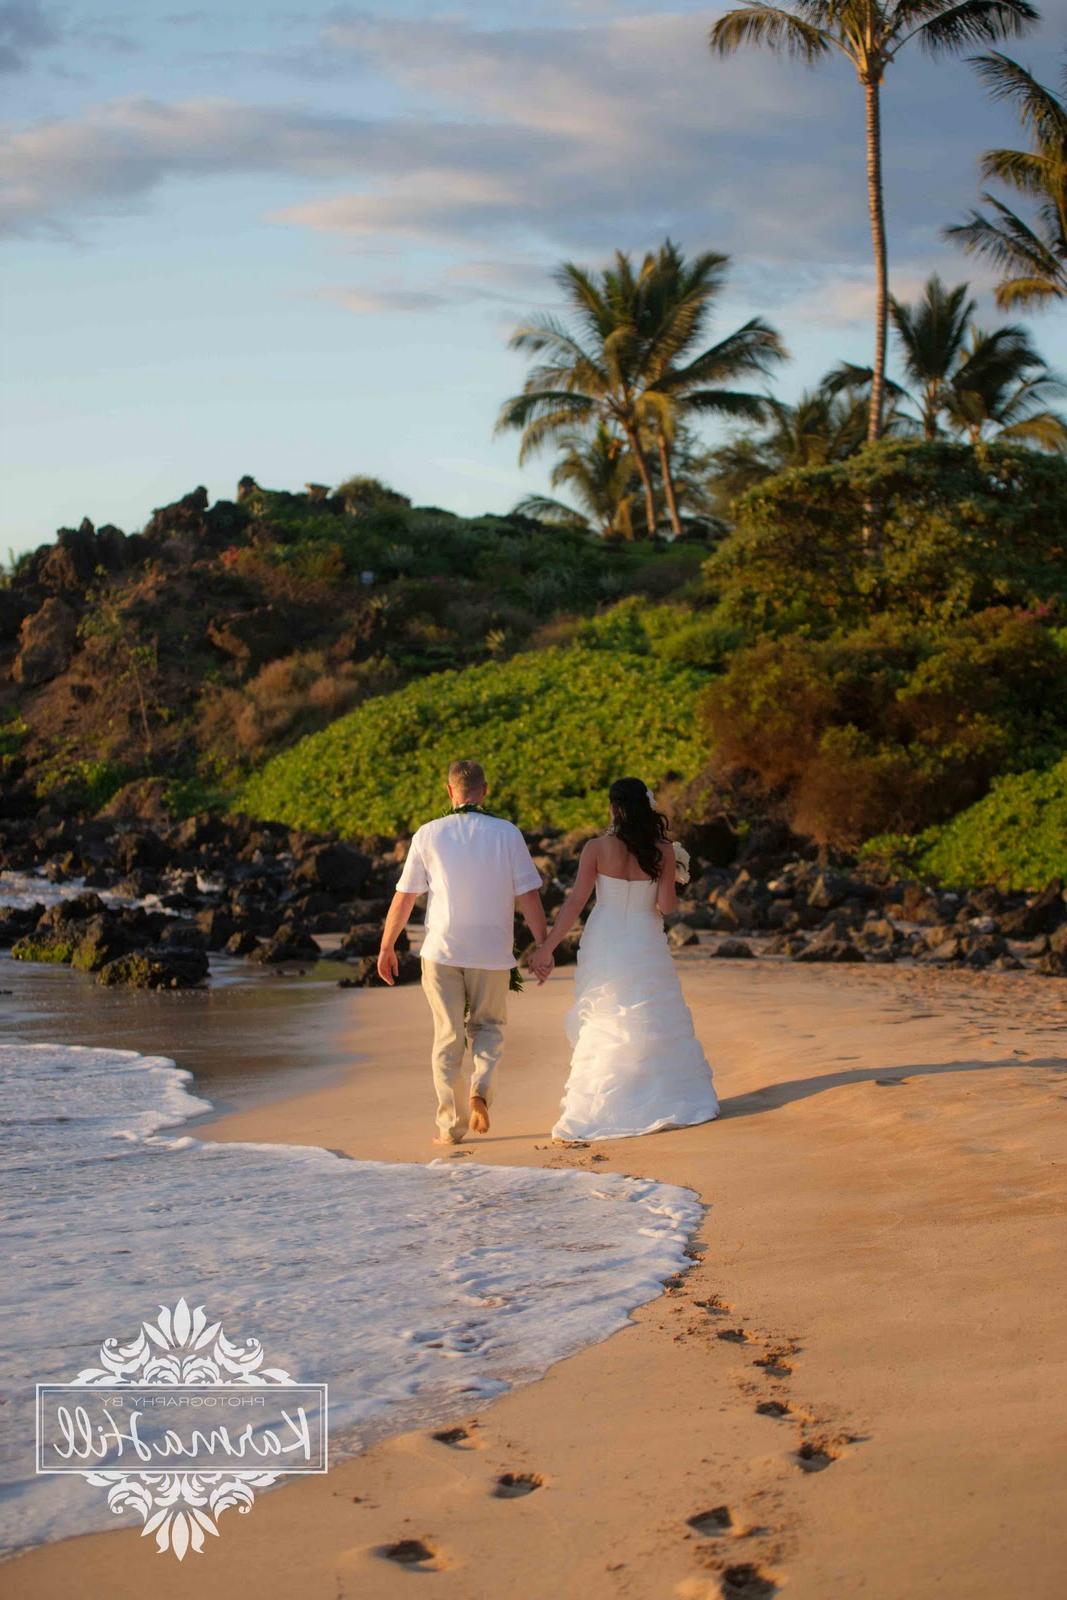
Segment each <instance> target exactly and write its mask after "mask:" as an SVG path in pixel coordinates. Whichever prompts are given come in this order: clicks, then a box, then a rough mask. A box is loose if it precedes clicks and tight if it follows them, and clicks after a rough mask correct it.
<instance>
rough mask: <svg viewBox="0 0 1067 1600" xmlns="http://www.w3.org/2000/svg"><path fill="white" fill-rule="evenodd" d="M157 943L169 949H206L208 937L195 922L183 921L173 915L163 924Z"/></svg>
mask: <svg viewBox="0 0 1067 1600" xmlns="http://www.w3.org/2000/svg"><path fill="white" fill-rule="evenodd" d="M156 943H157V944H158V945H162V946H164V947H165V948H166V949H168V950H206V949H207V938H206V936H205V934H204V933H203V931H202V930H201V929H200V928H198V927H197V926H196V924H195V922H183V921H182V920H181V919H180V918H179V917H173V918H171V919H170V920H169V921H167V922H165V923H164V924H163V927H162V928H161V929H160V930H159V933H158V935H157V937H156Z"/></svg>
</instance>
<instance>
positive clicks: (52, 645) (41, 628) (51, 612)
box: [11, 595, 78, 689]
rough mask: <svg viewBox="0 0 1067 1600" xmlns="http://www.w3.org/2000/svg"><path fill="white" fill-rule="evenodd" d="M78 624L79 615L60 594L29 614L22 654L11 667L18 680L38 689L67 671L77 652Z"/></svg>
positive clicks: (24, 625)
mask: <svg viewBox="0 0 1067 1600" xmlns="http://www.w3.org/2000/svg"><path fill="white" fill-rule="evenodd" d="M77 627H78V619H77V615H76V614H75V612H74V611H73V610H72V608H71V607H70V606H69V605H68V604H67V602H66V601H65V600H61V599H60V598H59V597H58V596H56V595H53V596H51V597H50V598H49V599H47V600H46V601H45V603H44V605H43V606H42V607H41V609H40V610H39V611H35V612H34V613H33V614H32V616H29V617H26V618H25V619H24V620H23V623H22V627H21V629H20V630H19V653H18V655H17V656H16V657H15V664H14V666H13V667H12V669H11V675H12V677H13V678H14V679H15V681H16V683H22V684H25V685H26V687H27V688H28V689H29V688H35V687H36V686H37V684H39V683H48V682H50V680H51V679H52V678H58V676H59V674H60V673H61V672H65V671H66V669H67V667H69V665H70V659H71V656H72V655H73V654H74V641H75V638H76V635H77Z"/></svg>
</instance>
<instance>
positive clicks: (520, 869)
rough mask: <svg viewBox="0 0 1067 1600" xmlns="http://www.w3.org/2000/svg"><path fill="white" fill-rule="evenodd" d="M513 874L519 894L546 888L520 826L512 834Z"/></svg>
mask: <svg viewBox="0 0 1067 1600" xmlns="http://www.w3.org/2000/svg"><path fill="white" fill-rule="evenodd" d="M511 876H512V882H513V884H514V887H515V893H516V894H517V895H520V894H528V893H529V892H530V890H531V889H542V888H544V883H543V880H542V878H541V874H540V873H539V872H538V870H537V868H536V867H535V866H534V864H533V857H532V856H531V855H530V852H529V850H527V848H526V840H525V839H524V838H523V836H522V834H521V833H520V832H519V830H518V828H515V829H514V830H513V831H512V835H511Z"/></svg>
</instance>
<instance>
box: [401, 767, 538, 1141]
mask: <svg viewBox="0 0 1067 1600" xmlns="http://www.w3.org/2000/svg"><path fill="white" fill-rule="evenodd" d="M447 786H448V796H449V799H450V800H451V802H452V810H451V811H450V812H449V813H448V814H447V815H445V816H443V817H437V818H436V819H435V820H434V821H433V822H425V823H423V825H422V827H421V828H418V829H417V830H416V832H415V834H414V837H413V838H412V841H411V846H410V848H409V850H408V854H407V860H406V861H405V862H404V870H403V872H402V873H401V874H400V879H399V881H398V883H397V886H396V893H395V894H394V896H393V902H392V905H391V906H390V907H389V913H388V915H387V917H386V919H385V928H384V929H383V931H382V943H381V949H380V950H379V952H378V974H379V976H380V977H381V978H382V979H383V980H384V981H385V982H386V983H388V984H392V983H394V982H395V981H396V975H397V959H396V949H395V946H396V940H397V936H398V934H399V933H400V930H401V929H402V928H403V927H404V925H405V924H406V922H407V920H408V918H409V917H410V915H411V911H412V907H413V906H414V904H415V901H416V900H417V899H418V897H419V895H420V894H428V896H429V898H428V899H427V902H426V936H425V938H424V940H423V944H422V949H421V951H420V954H421V956H422V987H423V992H424V993H425V995H426V998H427V1000H428V1001H429V1003H430V1011H431V1013H432V1014H433V1032H434V1038H433V1081H434V1088H435V1089H436V1090H437V1130H438V1131H437V1138H436V1139H435V1140H434V1143H435V1144H459V1142H460V1140H461V1139H462V1138H463V1137H464V1135H465V1134H466V1132H467V1129H468V1127H469V1128H470V1130H471V1131H472V1132H473V1133H488V1131H489V1107H490V1105H491V1104H492V1100H493V1078H494V1075H495V1072H496V1067H497V1063H498V1061H499V1060H500V1052H501V1050H502V1048H503V1043H504V1039H503V1028H504V1021H505V1014H506V1007H507V994H508V987H509V984H510V979H511V969H512V967H513V966H514V965H515V955H514V922H515V906H516V904H518V907H519V909H520V911H521V912H522V914H523V916H524V917H525V918H526V921H527V923H528V924H529V927H530V931H531V933H532V934H533V936H534V940H535V942H536V944H537V945H541V944H543V942H544V940H545V938H546V936H547V932H548V928H547V924H546V922H545V912H544V907H543V906H542V904H541V874H540V873H539V872H538V870H537V868H536V867H535V866H534V864H533V861H532V860H531V858H530V852H529V850H527V848H526V844H525V841H524V840H523V837H522V834H521V833H520V832H519V830H518V828H516V827H515V825H514V823H511V822H506V821H505V820H504V819H503V817H494V816H491V815H490V813H489V812H487V811H485V810H484V809H483V805H482V802H483V801H484V800H485V797H486V795H487V794H488V792H489V791H488V787H487V785H486V781H485V773H484V772H483V770H482V768H481V767H480V766H479V764H478V762H477V761H453V763H452V765H451V766H450V767H449V769H448V785H447ZM551 965H552V960H551V957H549V958H548V960H547V963H545V962H542V963H541V966H542V969H543V970H544V971H545V976H547V972H548V970H550V969H551ZM538 978H539V981H540V982H543V981H544V979H543V978H542V977H541V975H540V973H539V974H538ZM467 1034H469V1035H470V1046H471V1059H472V1066H471V1083H470V1111H469V1114H468V1111H467V1109H466V1108H465V1107H464V1108H463V1109H460V1107H459V1106H458V1105H457V1103H456V1080H457V1078H458V1077H459V1071H460V1067H461V1065H462V1062H463V1054H464V1048H465V1044H466V1038H465V1035H467Z"/></svg>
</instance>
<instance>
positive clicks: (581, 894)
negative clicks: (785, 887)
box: [530, 778, 719, 1139]
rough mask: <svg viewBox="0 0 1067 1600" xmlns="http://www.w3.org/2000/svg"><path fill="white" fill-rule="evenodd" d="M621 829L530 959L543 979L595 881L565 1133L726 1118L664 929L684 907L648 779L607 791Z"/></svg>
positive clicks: (604, 1135)
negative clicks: (667, 916) (666, 919)
mask: <svg viewBox="0 0 1067 1600" xmlns="http://www.w3.org/2000/svg"><path fill="white" fill-rule="evenodd" d="M608 800H609V802H610V804H611V827H610V828H609V829H608V832H607V833H606V834H602V835H601V836H600V837H599V838H596V839H590V841H589V843H588V844H587V845H586V846H585V847H584V849H583V850H582V855H581V860H580V862H579V866H578V876H577V878H576V879H575V884H574V888H573V889H572V890H571V892H570V894H569V895H568V896H567V898H566V900H565V901H564V902H563V904H562V906H560V908H559V913H558V915H557V917H556V920H555V923H554V925H553V928H552V931H551V933H550V934H549V935H548V938H547V939H546V940H545V942H544V944H543V945H542V946H541V948H540V949H539V950H538V951H537V952H536V953H535V955H534V957H533V959H532V960H531V962H530V967H531V970H532V971H533V972H534V973H535V975H536V976H537V977H538V978H540V979H542V981H543V979H544V978H545V977H547V976H548V973H549V972H550V971H551V969H552V961H551V956H552V952H553V951H554V950H555V949H556V947H557V945H558V944H559V943H560V941H561V939H563V937H564V936H565V935H566V934H567V933H569V932H570V930H571V928H572V927H573V926H574V924H575V922H576V921H577V919H578V917H579V915H580V914H581V912H582V909H583V908H584V906H585V904H586V902H587V901H588V899H589V896H590V895H591V894H592V892H593V888H594V886H595V888H596V906H595V907H594V909H593V912H592V914H591V915H590V917H589V919H588V921H587V923H586V925H585V929H584V932H583V934H582V942H581V945H580V947H579V951H578V970H577V976H576V978H575V995H574V1004H573V1005H572V1007H571V1009H570V1010H569V1011H568V1013H567V1018H566V1028H567V1035H568V1037H569V1039H570V1042H571V1044H572V1045H573V1047H574V1054H573V1055H572V1057H571V1070H570V1076H569V1077H568V1079H567V1085H566V1088H565V1089H564V1092H563V1099H562V1102H561V1106H560V1117H559V1121H558V1122H557V1123H556V1125H555V1127H554V1128H553V1129H552V1137H553V1138H555V1139H618V1138H628V1137H631V1136H633V1135H635V1134H640V1133H655V1132H657V1131H658V1130H659V1129H661V1128H680V1127H686V1126H688V1125H689V1124H691V1123H694V1122H709V1121H711V1119H712V1118H713V1117H716V1116H718V1113H719V1102H718V1099H717V1098H716V1095H715V1090H714V1088H713V1086H712V1079H711V1068H710V1067H709V1065H708V1062H707V1058H706V1056H705V1055H704V1052H703V1050H702V1049H701V1047H700V1043H699V1041H698V1039H697V1037H696V1035H695V1034H694V1032H693V1019H692V1017H691V1016H690V1014H689V1008H688V1006H687V1005H686V1003H685V1001H684V999H683V998H682V989H681V985H680V984H679V982H678V975H677V973H676V972H675V970H674V963H673V961H672V959H671V953H670V950H669V949H668V946H667V940H666V936H665V934H664V931H663V922H662V916H663V914H664V913H665V912H668V911H673V910H674V908H675V906H676V905H677V903H678V897H677V891H676V888H675V872H676V858H675V853H674V848H673V846H672V845H671V844H670V843H669V842H668V840H667V821H666V818H665V817H664V815H663V813H662V812H660V811H657V810H656V809H655V807H654V805H653V800H652V795H651V794H650V793H649V791H648V790H647V789H646V788H645V785H644V784H643V783H642V782H641V780H640V779H639V778H619V779H618V780H617V781H616V782H615V783H613V784H612V786H611V788H610V789H609V791H608Z"/></svg>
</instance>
